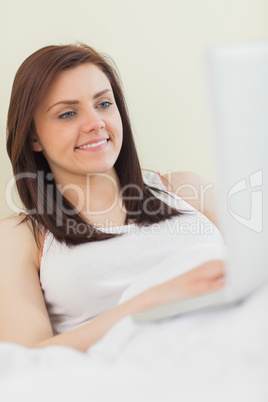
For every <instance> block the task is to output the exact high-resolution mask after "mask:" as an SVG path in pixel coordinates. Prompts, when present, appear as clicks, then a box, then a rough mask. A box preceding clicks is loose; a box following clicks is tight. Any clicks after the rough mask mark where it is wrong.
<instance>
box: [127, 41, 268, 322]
mask: <svg viewBox="0 0 268 402" xmlns="http://www.w3.org/2000/svg"><path fill="white" fill-rule="evenodd" d="M205 70H206V80H207V88H208V91H207V92H208V99H209V103H208V104H209V110H210V112H211V121H212V127H213V130H212V131H213V146H214V164H215V169H216V172H217V174H216V195H218V197H217V206H218V220H219V228H220V231H221V233H222V235H223V238H224V242H225V245H226V249H227V255H226V259H225V271H226V281H227V285H226V286H225V287H224V288H222V289H221V290H219V291H217V292H213V293H207V294H204V295H201V296H198V297H194V298H191V299H187V300H184V301H180V302H176V303H172V304H166V305H163V306H160V307H157V308H154V309H151V310H147V311H144V312H140V313H137V314H134V315H133V316H132V317H133V319H134V321H135V322H140V323H142V322H149V321H155V320H159V319H165V318H168V317H172V316H176V315H178V314H183V313H187V312H190V311H196V310H200V309H204V308H212V307H214V308H215V307H219V306H223V307H224V306H226V305H229V304H233V303H237V302H240V301H242V300H244V299H245V298H246V297H247V296H248V295H250V294H251V293H252V292H254V291H255V290H256V289H258V288H259V287H260V286H262V285H263V284H265V283H266V282H267V281H268V208H267V207H268V42H267V41H263V42H253V43H244V44H239V45H226V46H220V47H215V48H213V49H211V50H210V51H209V52H208V53H207V55H206V63H205ZM177 263H178V259H177V256H176V255H175V256H172V257H170V258H168V259H167V260H166V261H164V263H161V266H160V267H158V268H160V269H167V268H170V267H172V265H174V264H177Z"/></svg>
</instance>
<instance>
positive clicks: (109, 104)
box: [98, 101, 112, 109]
mask: <svg viewBox="0 0 268 402" xmlns="http://www.w3.org/2000/svg"><path fill="white" fill-rule="evenodd" d="M111 105H112V102H108V101H105V102H102V103H100V104H99V105H98V107H99V108H101V109H108V108H109V107H110V106H111Z"/></svg>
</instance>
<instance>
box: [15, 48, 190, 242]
mask: <svg viewBox="0 0 268 402" xmlns="http://www.w3.org/2000/svg"><path fill="white" fill-rule="evenodd" d="M83 63H92V64H94V65H96V66H97V67H98V68H99V69H100V70H101V71H102V72H103V73H104V74H105V75H106V77H107V78H108V80H109V81H110V84H111V87H112V90H113V93H114V98H115V102H116V104H117V107H118V110H119V113H120V116H121V119H122V124H123V143H122V148H121V151H120V154H119V156H118V159H117V161H116V163H115V166H114V167H115V170H116V173H117V175H118V178H119V182H120V185H121V188H125V191H124V206H125V209H126V211H127V214H126V220H125V224H128V223H129V222H130V221H132V220H134V221H135V223H136V224H137V225H150V224H153V223H157V222H161V221H163V220H166V219H170V218H172V217H173V216H179V215H182V214H183V213H184V212H183V211H179V210H177V209H175V208H171V207H170V206H168V205H167V204H165V203H164V202H163V201H160V199H159V198H158V197H156V196H155V195H154V193H153V192H152V190H155V191H157V192H159V191H161V190H158V189H156V188H154V187H152V186H149V185H147V184H145V183H144V180H143V176H142V172H141V167H140V163H139V159H138V156H137V152H136V148H135V144H134V139H133V134H132V129H131V124H130V120H129V116H128V111H127V106H126V102H125V99H124V95H123V91H122V88H121V84H120V79H119V76H118V74H117V72H116V69H115V67H113V65H112V63H111V61H109V62H108V59H107V57H106V56H104V55H101V54H100V53H98V52H97V51H95V50H94V49H92V48H91V47H89V46H87V45H84V44H72V45H63V46H57V45H52V46H47V47H44V48H42V49H40V50H38V51H36V52H35V53H33V54H32V55H30V56H29V57H28V58H27V59H26V60H25V61H24V62H23V63H22V65H21V66H20V68H19V70H18V72H17V74H16V76H15V79H14V83H13V88H12V93H11V99H10V106H9V111H8V122H7V152H8V155H9V158H10V160H11V163H12V166H13V172H14V175H15V178H16V185H17V189H18V193H19V196H20V198H21V200H22V203H23V205H24V206H25V208H26V211H27V212H28V219H31V222H32V225H33V230H34V233H35V237H36V239H37V232H38V228H39V229H40V228H47V229H48V230H49V231H51V232H52V233H53V235H54V237H55V238H56V239H57V240H58V241H60V242H64V243H66V244H67V245H74V244H80V243H85V242H89V241H96V240H104V239H108V238H111V237H114V236H115V234H111V233H105V232H103V231H100V230H98V229H97V228H95V227H93V226H92V225H90V224H89V223H88V222H87V221H86V219H85V218H84V217H83V215H82V214H81V213H79V211H77V210H76V209H75V208H74V206H73V205H72V204H71V203H70V202H69V201H68V199H66V197H64V195H63V194H61V200H62V202H61V203H59V202H58V200H59V189H58V188H57V186H56V183H55V182H54V180H53V179H51V177H52V174H51V170H50V168H49V165H48V163H47V161H46V159H45V157H44V156H43V153H42V152H33V150H32V145H31V138H32V135H33V134H34V133H35V127H34V122H33V116H34V113H35V111H36V108H37V106H38V105H39V103H40V101H41V99H42V97H43V96H44V94H45V93H46V91H47V89H48V87H49V85H50V84H51V83H52V81H53V79H54V78H55V76H56V75H57V74H59V73H60V72H61V71H63V70H66V69H71V68H75V67H77V66H78V65H81V64H83ZM129 184H131V186H129ZM137 188H138V189H140V191H142V197H140V196H137V190H136V189H137ZM139 195H140V194H139ZM40 199H41V200H42V208H41V209H40ZM145 202H146V211H144V208H143V205H144V203H145ZM59 216H60V217H61V219H60V222H59V219H58V217H59ZM70 219H72V222H75V225H77V227H78V225H80V227H81V225H84V228H85V229H84V230H83V231H81V230H80V231H78V230H77V231H75V230H72V231H69V230H67V229H68V228H67V224H68V220H70ZM81 232H82V233H81Z"/></svg>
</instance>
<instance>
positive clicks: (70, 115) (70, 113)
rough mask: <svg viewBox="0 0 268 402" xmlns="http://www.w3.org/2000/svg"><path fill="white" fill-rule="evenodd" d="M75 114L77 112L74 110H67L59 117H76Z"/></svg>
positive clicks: (66, 118)
mask: <svg viewBox="0 0 268 402" xmlns="http://www.w3.org/2000/svg"><path fill="white" fill-rule="evenodd" d="M74 115H75V113H74V112H72V111H70V112H66V113H63V114H61V115H60V116H59V119H65V120H68V119H71V118H72V117H74Z"/></svg>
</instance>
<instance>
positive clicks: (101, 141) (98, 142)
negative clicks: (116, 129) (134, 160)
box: [75, 137, 109, 149]
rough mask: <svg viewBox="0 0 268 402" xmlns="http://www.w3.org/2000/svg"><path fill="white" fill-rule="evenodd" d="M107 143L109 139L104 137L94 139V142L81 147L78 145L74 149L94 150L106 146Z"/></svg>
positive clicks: (91, 141) (88, 142)
mask: <svg viewBox="0 0 268 402" xmlns="http://www.w3.org/2000/svg"><path fill="white" fill-rule="evenodd" d="M108 141H109V138H105V137H101V138H95V139H94V140H90V141H87V142H85V143H83V144H81V145H78V147H75V149H86V148H96V147H99V146H101V145H103V144H106V143H107V142H108Z"/></svg>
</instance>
